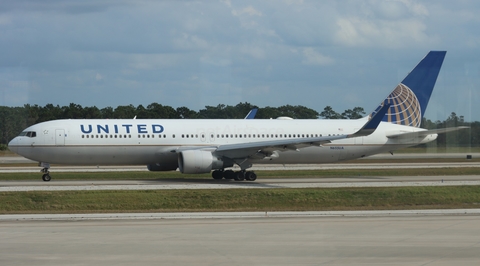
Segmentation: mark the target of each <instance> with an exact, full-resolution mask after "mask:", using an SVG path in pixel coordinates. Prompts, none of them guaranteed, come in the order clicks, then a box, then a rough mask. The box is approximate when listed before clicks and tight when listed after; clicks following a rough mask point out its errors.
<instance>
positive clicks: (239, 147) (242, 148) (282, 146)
mask: <svg viewBox="0 0 480 266" xmlns="http://www.w3.org/2000/svg"><path fill="white" fill-rule="evenodd" d="M389 107H390V104H385V105H384V106H383V107H382V108H381V109H380V110H379V112H378V113H376V114H375V115H374V116H373V117H372V119H370V120H369V121H368V122H367V123H366V124H365V125H364V126H363V127H362V128H361V129H360V130H358V131H357V132H354V133H352V134H346V135H336V136H322V137H312V138H295V139H280V140H271V141H259V142H248V143H237V144H226V145H220V146H218V147H217V148H216V149H215V150H214V151H213V153H214V154H215V155H217V156H220V157H227V158H230V159H246V158H252V159H262V158H265V157H272V156H273V157H275V156H278V153H276V151H291V150H294V151H296V150H298V149H300V148H305V147H310V146H321V145H323V144H325V143H330V142H332V141H333V140H338V139H345V138H355V137H363V136H367V135H370V134H372V133H373V132H374V131H375V129H376V128H377V127H378V125H379V124H380V122H381V121H382V118H383V116H385V113H386V112H387V110H388V108H389Z"/></svg>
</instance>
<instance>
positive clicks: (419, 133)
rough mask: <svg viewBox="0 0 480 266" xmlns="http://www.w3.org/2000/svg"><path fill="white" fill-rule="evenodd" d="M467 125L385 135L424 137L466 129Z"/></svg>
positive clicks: (388, 136) (396, 137)
mask: <svg viewBox="0 0 480 266" xmlns="http://www.w3.org/2000/svg"><path fill="white" fill-rule="evenodd" d="M467 128H469V127H447V128H439V129H431V130H421V131H416V132H405V133H395V134H390V135H387V138H390V139H406V138H415V137H417V138H424V137H426V136H428V135H432V134H442V133H447V132H452V131H457V130H461V129H467Z"/></svg>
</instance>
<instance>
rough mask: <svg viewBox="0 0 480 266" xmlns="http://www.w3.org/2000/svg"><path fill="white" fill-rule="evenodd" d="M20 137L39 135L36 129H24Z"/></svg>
mask: <svg viewBox="0 0 480 266" xmlns="http://www.w3.org/2000/svg"><path fill="white" fill-rule="evenodd" d="M18 136H20V137H29V138H35V137H36V136H37V132H35V131H23V132H22V133H20V135H18Z"/></svg>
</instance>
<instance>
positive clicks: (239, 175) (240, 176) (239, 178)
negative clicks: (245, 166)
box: [234, 171, 245, 181]
mask: <svg viewBox="0 0 480 266" xmlns="http://www.w3.org/2000/svg"><path fill="white" fill-rule="evenodd" d="M234 179H235V181H243V180H245V172H243V171H238V172H235V178H234Z"/></svg>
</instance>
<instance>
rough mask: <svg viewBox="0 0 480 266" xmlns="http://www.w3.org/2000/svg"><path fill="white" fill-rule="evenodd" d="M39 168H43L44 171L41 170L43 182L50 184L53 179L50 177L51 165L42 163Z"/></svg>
mask: <svg viewBox="0 0 480 266" xmlns="http://www.w3.org/2000/svg"><path fill="white" fill-rule="evenodd" d="M39 166H43V169H42V170H40V172H42V173H43V175H42V180H43V181H45V182H48V181H50V180H51V179H52V178H51V177H50V171H49V170H48V169H50V164H48V163H40V164H39Z"/></svg>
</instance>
